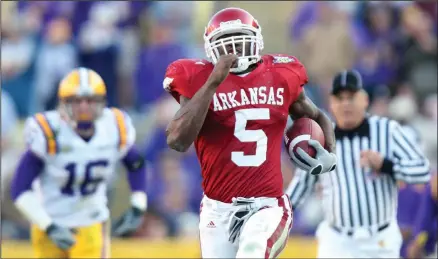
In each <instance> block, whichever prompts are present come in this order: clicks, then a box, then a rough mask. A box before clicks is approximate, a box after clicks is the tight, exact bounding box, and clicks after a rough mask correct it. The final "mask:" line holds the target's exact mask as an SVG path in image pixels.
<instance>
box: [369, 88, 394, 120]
mask: <svg viewBox="0 0 438 259" xmlns="http://www.w3.org/2000/svg"><path fill="white" fill-rule="evenodd" d="M369 98H370V108H369V109H370V113H371V114H374V115H378V116H387V115H388V110H389V107H388V104H389V102H390V100H391V96H390V93H389V89H388V87H386V86H385V85H377V87H376V88H375V89H374V91H373V92H372V93H371V94H370V96H369Z"/></svg>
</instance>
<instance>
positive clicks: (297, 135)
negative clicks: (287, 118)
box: [284, 118, 325, 162]
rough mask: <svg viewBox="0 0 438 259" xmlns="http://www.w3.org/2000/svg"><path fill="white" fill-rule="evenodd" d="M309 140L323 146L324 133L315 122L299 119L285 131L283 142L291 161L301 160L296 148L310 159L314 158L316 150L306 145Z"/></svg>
mask: <svg viewBox="0 0 438 259" xmlns="http://www.w3.org/2000/svg"><path fill="white" fill-rule="evenodd" d="M310 139H314V140H317V141H318V142H319V143H321V145H322V146H323V147H324V146H325V138H324V133H323V131H322V129H321V127H320V126H319V124H318V123H316V121H314V120H312V119H309V118H301V119H298V120H295V121H294V122H293V124H292V126H290V127H289V128H287V129H286V132H285V136H284V141H285V144H286V149H287V151H288V153H289V156H290V157H291V158H292V160H296V159H297V160H300V161H302V162H303V160H302V159H301V158H300V156H299V155H298V153H297V148H299V147H300V148H302V149H303V150H304V152H306V153H307V154H309V156H311V157H313V158H314V157H315V155H316V150H315V149H314V148H313V147H312V146H310V145H309V144H308V141H309V140H310Z"/></svg>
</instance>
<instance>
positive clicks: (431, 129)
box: [389, 93, 438, 164]
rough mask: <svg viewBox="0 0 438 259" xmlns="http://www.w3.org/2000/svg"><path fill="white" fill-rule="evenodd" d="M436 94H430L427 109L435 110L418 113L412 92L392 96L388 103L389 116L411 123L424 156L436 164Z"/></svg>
mask: <svg viewBox="0 0 438 259" xmlns="http://www.w3.org/2000/svg"><path fill="white" fill-rule="evenodd" d="M436 98H437V97H436V95H435V96H431V97H430V99H429V103H428V105H427V109H430V111H431V110H435V112H429V113H426V111H425V112H423V113H418V106H417V103H416V100H415V96H414V95H413V94H407V93H406V94H403V95H399V96H396V97H395V98H393V99H392V100H391V102H390V104H389V111H390V114H389V115H390V116H391V117H392V118H393V119H395V120H398V121H400V122H401V123H402V124H408V125H411V126H412V127H413V128H414V129H415V130H416V131H418V133H419V136H420V139H421V143H422V145H423V148H424V150H425V154H426V156H427V157H428V158H429V159H430V160H431V163H432V164H436V159H437V158H436V157H437V154H436V150H437V141H438V139H437V132H438V128H437V119H436V109H438V107H437V101H436ZM434 116H435V117H434Z"/></svg>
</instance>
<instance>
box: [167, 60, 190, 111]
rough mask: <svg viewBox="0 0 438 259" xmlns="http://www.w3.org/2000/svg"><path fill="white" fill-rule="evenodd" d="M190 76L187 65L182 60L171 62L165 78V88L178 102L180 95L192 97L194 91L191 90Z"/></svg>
mask: <svg viewBox="0 0 438 259" xmlns="http://www.w3.org/2000/svg"><path fill="white" fill-rule="evenodd" d="M189 86H190V82H189V77H188V75H187V72H186V68H185V66H184V65H183V64H182V62H181V61H180V60H177V61H175V62H173V63H171V64H170V65H169V66H168V67H167V69H166V74H165V77H164V80H163V88H164V90H166V91H167V92H169V93H170V94H171V95H172V96H173V98H175V100H176V101H177V102H179V98H180V96H181V95H182V96H185V97H187V98H191V97H192V96H193V93H192V92H191V91H190V88H189Z"/></svg>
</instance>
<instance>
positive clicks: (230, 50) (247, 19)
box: [204, 8, 263, 73]
mask: <svg viewBox="0 0 438 259" xmlns="http://www.w3.org/2000/svg"><path fill="white" fill-rule="evenodd" d="M204 41H205V51H206V54H207V57H208V58H209V59H210V60H211V61H212V63H213V64H216V63H217V62H218V61H219V58H220V56H221V55H225V54H236V55H237V56H238V57H239V59H238V62H237V66H235V67H233V68H231V69H230V72H233V73H239V72H244V71H245V70H246V69H248V67H249V66H250V65H252V64H255V63H257V62H258V61H259V60H260V59H261V55H260V52H261V50H262V49H263V37H262V35H261V28H260V26H259V25H258V23H257V21H256V20H255V19H254V17H253V16H252V15H251V14H249V13H248V12H246V11H244V10H242V9H239V8H227V9H224V10H222V11H220V12H218V13H217V14H215V15H214V16H213V17H212V19H211V20H210V22H209V24H208V27H207V28H206V30H205V34H204Z"/></svg>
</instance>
